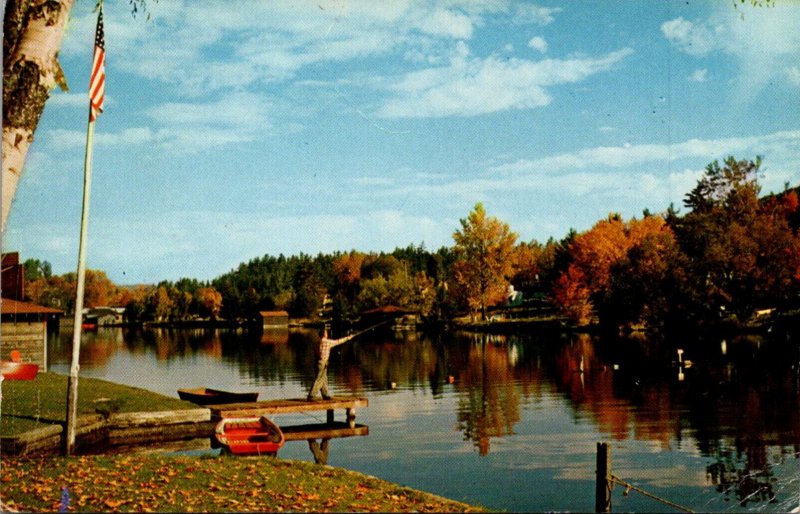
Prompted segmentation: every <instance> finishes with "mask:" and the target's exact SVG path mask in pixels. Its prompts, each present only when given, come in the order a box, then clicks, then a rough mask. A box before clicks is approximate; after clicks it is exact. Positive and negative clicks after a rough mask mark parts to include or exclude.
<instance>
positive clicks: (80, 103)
mask: <svg viewBox="0 0 800 514" xmlns="http://www.w3.org/2000/svg"><path fill="white" fill-rule="evenodd" d="M47 106H48V107H51V106H52V107H69V108H76V107H82V108H84V109H86V112H89V95H88V94H87V93H80V94H79V93H53V94H52V95H51V96H50V98H49V99H48V100H47Z"/></svg>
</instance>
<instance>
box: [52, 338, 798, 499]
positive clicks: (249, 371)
mask: <svg viewBox="0 0 800 514" xmlns="http://www.w3.org/2000/svg"><path fill="white" fill-rule="evenodd" d="M314 337H318V333H317V332H316V331H314V330H308V331H303V330H299V331H298V330H291V331H290V332H289V333H288V334H287V335H285V336H284V335H283V334H281V335H280V337H278V336H275V337H273V334H270V337H267V338H264V337H262V336H261V335H260V334H248V333H247V332H235V331H226V330H166V329H162V330H139V331H128V330H122V329H114V330H108V329H101V330H98V332H97V333H93V334H87V335H86V338H85V340H84V343H83V347H84V350H85V351H82V354H81V366H82V369H83V370H90V369H92V368H93V366H94V367H96V368H102V367H103V366H106V363H108V362H110V361H112V360H113V359H114V356H115V355H116V354H117V353H119V352H126V353H128V354H130V355H132V356H136V357H137V358H141V359H142V361H141V362H143V363H144V362H145V358H148V359H153V360H154V361H156V362H157V363H163V362H167V363H169V362H173V361H178V360H180V361H181V362H187V363H188V364H186V365H187V366H188V365H190V364H191V361H194V360H197V359H198V357H202V360H203V361H204V362H205V363H206V364H207V362H206V361H209V360H210V361H215V362H219V363H222V364H224V365H225V366H226V367H227V368H231V367H233V368H235V369H236V370H237V373H238V375H239V376H240V377H241V379H240V380H241V384H261V385H265V386H272V385H273V384H280V386H281V387H284V385H285V384H288V386H287V387H288V388H289V389H290V390H293V389H297V391H298V394H299V392H302V391H306V390H307V389H308V387H309V386H310V383H311V380H313V378H314V377H313V366H314V350H313V347H314V341H313V338H314ZM70 339H71V334H69V333H67V334H61V335H57V336H55V337H54V339H53V340H52V341H51V343H52V344H51V347H50V352H51V358H52V359H53V362H56V363H58V362H63V363H68V362H69V340H70ZM679 348H680V349H681V350H683V352H684V353H683V354H682V359H690V360H692V362H693V365H692V366H691V367H687V366H686V365H685V362H677V350H678V349H679ZM132 362H133V361H132ZM147 362H149V361H147ZM799 364H800V349H798V346H797V344H796V343H794V342H792V341H786V340H781V341H766V340H764V339H762V338H760V337H757V336H747V337H738V338H729V339H728V340H726V341H721V340H719V339H713V338H712V339H709V338H706V339H702V338H698V339H697V340H686V339H684V340H679V341H669V340H651V339H648V338H645V337H644V336H642V335H636V336H633V337H622V336H615V337H607V336H604V337H598V336H590V335H588V334H571V335H568V334H558V333H530V334H518V335H505V336H491V335H486V334H470V333H440V334H436V335H423V334H415V335H414V336H413V337H404V336H402V334H400V335H399V336H398V335H397V334H393V333H392V332H390V331H382V332H381V331H376V332H375V333H370V334H368V335H365V336H362V337H360V338H358V339H356V340H354V341H353V342H352V343H351V344H348V345H343V346H342V347H340V348H337V349H335V350H334V352H333V354H332V355H331V362H330V368H329V373H330V381H331V385H332V389H333V390H334V391H335V394H352V395H364V394H366V395H368V396H369V395H370V394H371V393H378V392H380V394H386V395H388V396H387V398H388V400H387V401H389V402H391V401H397V402H403V401H414V400H409V399H408V398H410V397H411V396H413V395H404V392H405V391H413V392H414V394H415V395H419V394H423V395H424V394H430V395H431V396H432V397H433V398H434V399H448V398H453V400H454V410H455V412H452V411H440V412H437V414H436V415H437V416H439V417H440V418H446V417H448V416H449V417H450V420H453V421H454V424H455V427H456V429H457V430H458V431H459V432H460V433H461V437H462V438H463V439H464V440H466V441H470V442H471V443H472V444H473V446H474V448H475V451H476V452H477V454H478V455H480V456H485V457H488V456H489V455H490V453H491V452H493V447H492V439H493V438H494V439H499V438H509V439H510V440H513V438H515V437H518V434H519V433H520V432H522V433H523V435H524V434H525V433H526V431H527V432H531V431H532V430H533V428H532V425H534V424H541V425H542V426H544V425H546V423H547V419H541V418H546V417H547V415H548V413H547V412H546V411H545V410H542V409H538V407H537V405H540V404H543V403H545V404H549V403H548V402H550V401H551V400H550V398H552V397H554V396H555V397H558V398H559V399H563V400H564V401H565V402H566V405H568V408H569V409H570V410H571V413H572V416H573V417H574V422H575V424H576V425H579V424H580V425H583V424H586V423H590V424H591V425H593V426H594V427H595V429H596V431H597V433H598V437H601V438H609V439H612V440H615V441H618V442H623V441H625V442H630V441H643V442H646V443H656V445H657V447H659V448H660V449H661V451H662V452H671V451H676V447H677V449H678V450H681V451H686V448H687V446H690V447H692V451H694V452H696V453H697V454H698V455H700V456H702V457H703V458H704V459H706V462H705V463H703V464H702V466H704V468H705V469H704V472H705V477H706V484H707V485H708V486H709V487H712V488H714V489H716V490H717V491H719V493H721V494H723V495H724V496H725V497H730V498H731V500H734V499H735V500H736V501H737V502H740V503H741V504H742V505H747V504H748V503H753V502H759V503H764V502H772V501H775V500H776V498H777V499H778V501H780V492H781V491H783V490H785V486H784V485H781V486H780V487H776V486H775V484H776V466H779V465H780V463H781V462H784V460H786V461H788V460H789V459H798V458H800V393H799V392H798V384H799V383H800V375H798V368H799V367H800V365H799ZM143 365H148V366H149V364H143ZM153 371H158V370H157V368H154V369H153ZM165 377H166V378H163V379H164V380H168V379H169V377H168V376H166V375H165ZM107 378H108V379H110V380H114V379H115V378H114V377H113V376H108V377H107ZM208 385H209V386H212V385H213V384H208ZM183 386H186V384H174V385H173V384H169V385H168V386H167V385H164V386H163V388H164V389H165V390H172V391H174V389H177V387H183ZM173 387H174V388H173ZM395 388H396V389H397V390H398V391H395ZM395 393H399V394H397V395H396V396H394V395H395ZM556 435H557V434H556ZM324 446H327V445H324V444H319V447H317V445H316V444H315V445H313V446H310V448H311V449H312V453H315V457H317V456H319V457H322V456H323V454H324V451H323V450H324V449H326V448H324ZM314 450H318V452H314ZM317 454H318V455H317ZM320 460H324V459H322V458H321V459H320ZM701 469H702V468H701ZM628 478H630V479H634V480H635V479H636V477H628Z"/></svg>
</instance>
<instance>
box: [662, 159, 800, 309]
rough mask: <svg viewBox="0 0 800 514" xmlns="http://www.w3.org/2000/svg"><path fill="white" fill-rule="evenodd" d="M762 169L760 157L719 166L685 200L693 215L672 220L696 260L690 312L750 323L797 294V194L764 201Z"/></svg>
mask: <svg viewBox="0 0 800 514" xmlns="http://www.w3.org/2000/svg"><path fill="white" fill-rule="evenodd" d="M760 167H761V160H760V158H756V160H755V161H749V160H736V159H735V158H733V157H729V158H728V159H726V160H725V161H724V163H723V164H722V165H720V163H719V162H717V161H714V162H713V163H711V164H709V165H708V166H707V167H706V171H705V174H704V175H703V177H702V178H701V179H700V180H699V181H698V183H697V185H696V186H695V187H694V189H692V191H691V192H689V194H687V195H686V199H685V202H684V203H685V205H686V207H688V208H689V209H691V211H690V212H689V213H687V214H686V215H685V216H683V217H678V216H673V217H672V218H671V219H670V223H671V225H672V226H673V228H674V230H675V232H676V234H677V236H678V241H679V243H680V245H681V248H682V249H683V251H684V252H685V253H686V255H687V256H688V258H689V264H688V270H687V271H688V273H689V274H690V275H691V276H692V277H693V280H692V282H691V283H692V285H693V287H692V288H691V290H690V293H691V296H690V300H691V302H692V306H691V307H690V309H689V310H691V311H694V312H699V313H702V314H704V315H705V316H706V317H714V316H718V315H719V314H720V313H731V314H733V315H736V316H737V317H739V318H747V317H748V316H749V315H750V314H752V312H753V310H754V309H756V308H763V307H771V306H774V305H773V304H774V303H778V304H780V303H782V302H785V301H787V300H789V298H790V296H791V295H792V292H795V293H796V291H797V288H798V285H799V283H798V277H797V269H798V255H800V252H799V251H798V247H799V246H800V241H799V240H798V236H797V233H796V232H795V231H793V230H792V227H791V221H790V220H791V216H792V215H793V213H794V212H796V210H797V207H796V205H794V202H793V199H792V197H791V195H787V196H786V200H785V201H784V202H783V203H778V202H776V201H773V202H769V201H766V202H762V201H760V200H759V193H760V190H761V187H760V185H759V184H758V174H759V170H760Z"/></svg>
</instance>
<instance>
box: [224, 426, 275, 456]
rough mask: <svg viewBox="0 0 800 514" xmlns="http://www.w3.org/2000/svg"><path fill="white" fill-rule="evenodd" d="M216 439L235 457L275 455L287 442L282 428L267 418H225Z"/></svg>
mask: <svg viewBox="0 0 800 514" xmlns="http://www.w3.org/2000/svg"><path fill="white" fill-rule="evenodd" d="M214 438H215V439H216V441H217V442H218V443H219V444H220V445H221V446H222V447H223V448H224V449H225V450H227V451H229V452H230V453H232V454H234V455H275V454H276V453H278V450H280V449H281V447H282V446H283V443H285V442H286V438H285V437H284V435H283V432H282V431H281V429H280V427H279V426H278V425H276V424H275V423H273V422H272V421H271V420H270V419H268V418H267V417H266V416H261V417H252V418H223V419H222V420H221V421H220V422H219V423H217V427H216V429H215V430H214Z"/></svg>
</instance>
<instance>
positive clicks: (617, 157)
mask: <svg viewBox="0 0 800 514" xmlns="http://www.w3.org/2000/svg"><path fill="white" fill-rule="evenodd" d="M769 150H772V151H774V152H780V153H781V154H782V155H781V158H779V159H778V162H780V161H781V160H783V159H782V157H783V156H784V155H785V154H786V152H788V154H789V155H795V158H797V157H799V156H800V153H797V152H800V131H782V132H776V133H773V134H768V135H765V136H750V137H739V138H723V139H708V140H701V139H689V140H687V141H684V142H682V143H675V144H671V145H667V144H641V145H623V146H600V147H595V148H589V149H585V150H579V151H577V152H572V153H563V154H558V155H552V156H548V157H543V158H540V159H533V160H530V159H520V160H518V161H516V162H513V163H507V164H502V165H499V166H495V167H493V168H492V170H493V171H497V172H506V173H535V174H539V173H553V172H559V171H564V170H573V169H586V168H596V167H598V166H603V167H612V168H620V167H625V166H633V165H638V164H642V163H646V162H654V161H660V160H666V161H675V160H678V159H684V158H705V159H707V160H709V161H710V160H713V159H715V158H723V157H725V156H727V155H730V154H737V153H741V152H746V151H755V152H758V153H764V154H768V153H769ZM752 157H755V155H753V156H752Z"/></svg>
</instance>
